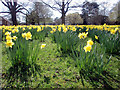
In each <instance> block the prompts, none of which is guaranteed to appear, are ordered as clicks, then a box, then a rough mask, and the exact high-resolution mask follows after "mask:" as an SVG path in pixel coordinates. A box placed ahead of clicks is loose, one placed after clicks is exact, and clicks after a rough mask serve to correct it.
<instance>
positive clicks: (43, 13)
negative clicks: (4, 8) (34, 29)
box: [26, 2, 52, 24]
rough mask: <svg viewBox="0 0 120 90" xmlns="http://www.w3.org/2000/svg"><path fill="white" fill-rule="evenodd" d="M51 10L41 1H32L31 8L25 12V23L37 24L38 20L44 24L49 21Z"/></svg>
mask: <svg viewBox="0 0 120 90" xmlns="http://www.w3.org/2000/svg"><path fill="white" fill-rule="evenodd" d="M51 16H52V12H51V11H50V10H49V8H48V7H47V6H46V5H44V4H43V3H42V2H33V10H32V11H30V13H28V14H27V17H26V19H27V23H31V24H35V23H37V24H39V23H40V22H42V23H44V24H46V22H49V21H50V18H51Z"/></svg>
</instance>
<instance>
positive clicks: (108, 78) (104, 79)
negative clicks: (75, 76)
mask: <svg viewBox="0 0 120 90" xmlns="http://www.w3.org/2000/svg"><path fill="white" fill-rule="evenodd" d="M79 73H80V77H81V82H82V84H83V86H84V85H85V83H84V79H85V80H86V81H87V80H88V81H89V83H90V84H91V85H92V86H93V87H95V88H98V87H99V83H100V84H101V85H102V88H104V89H114V88H120V86H119V84H120V81H119V80H117V79H115V78H114V76H112V75H110V73H109V72H106V71H103V72H102V75H99V74H97V73H96V72H89V75H86V72H85V70H81V71H80V72H79ZM113 83H118V85H116V87H115V85H113Z"/></svg>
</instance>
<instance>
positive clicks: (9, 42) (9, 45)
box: [5, 40, 14, 48]
mask: <svg viewBox="0 0 120 90" xmlns="http://www.w3.org/2000/svg"><path fill="white" fill-rule="evenodd" d="M5 44H6V47H11V48H12V46H13V45H14V42H12V40H10V41H7V42H6V43H5Z"/></svg>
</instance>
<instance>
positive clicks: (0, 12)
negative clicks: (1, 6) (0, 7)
mask: <svg viewBox="0 0 120 90" xmlns="http://www.w3.org/2000/svg"><path fill="white" fill-rule="evenodd" d="M0 13H10V12H0Z"/></svg>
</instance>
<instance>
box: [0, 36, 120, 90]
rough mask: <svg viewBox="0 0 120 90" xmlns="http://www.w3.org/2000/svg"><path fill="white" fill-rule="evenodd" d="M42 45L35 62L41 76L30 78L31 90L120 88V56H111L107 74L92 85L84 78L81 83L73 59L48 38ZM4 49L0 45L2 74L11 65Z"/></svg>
mask: <svg viewBox="0 0 120 90" xmlns="http://www.w3.org/2000/svg"><path fill="white" fill-rule="evenodd" d="M43 43H45V44H46V47H45V48H44V49H41V50H40V51H39V53H38V54H39V58H38V61H37V64H39V65H40V67H41V76H40V77H39V76H38V78H37V79H36V80H35V79H34V78H30V79H31V80H32V83H31V82H30V84H31V85H30V87H31V88H50V87H52V88H87V87H88V88H91V87H93V88H94V87H100V88H101V87H104V88H111V87H112V88H120V87H119V86H120V74H119V69H120V66H119V62H120V56H118V55H113V56H112V59H111V61H110V63H109V74H107V73H104V76H103V77H102V78H101V79H100V81H99V82H98V81H97V80H96V78H97V77H95V79H93V80H92V81H93V82H96V83H94V84H93V82H91V81H89V80H85V78H83V83H82V82H81V80H82V79H81V77H80V75H79V73H78V69H77V67H75V64H74V62H75V61H74V60H73V58H72V57H71V56H70V55H68V54H66V55H65V54H64V55H63V54H61V53H60V52H58V50H57V45H56V43H52V42H51V39H50V38H48V37H47V38H46V39H45V42H40V45H41V44H43ZM0 45H1V44H0ZM4 48H5V47H4V45H3V44H2V73H3V74H4V73H5V72H6V70H7V69H8V68H9V67H10V65H11V64H10V61H9V59H8V58H7V53H6V51H5V49H4ZM0 51H1V48H0ZM0 55H1V52H0ZM108 56H109V55H108ZM0 60H1V59H0ZM0 70H1V66H0ZM3 80H4V79H3ZM101 83H102V84H101ZM5 84H6V82H4V83H2V87H4V85H5Z"/></svg>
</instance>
